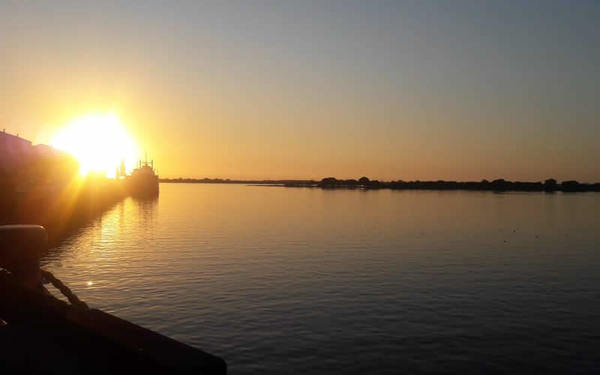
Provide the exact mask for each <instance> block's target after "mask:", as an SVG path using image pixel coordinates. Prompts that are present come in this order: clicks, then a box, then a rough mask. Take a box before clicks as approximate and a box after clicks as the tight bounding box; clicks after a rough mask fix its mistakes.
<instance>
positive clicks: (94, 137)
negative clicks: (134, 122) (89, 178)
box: [50, 113, 139, 177]
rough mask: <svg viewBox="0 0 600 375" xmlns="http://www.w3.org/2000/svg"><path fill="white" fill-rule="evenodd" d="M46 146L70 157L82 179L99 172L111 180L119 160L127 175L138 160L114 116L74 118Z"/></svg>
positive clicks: (131, 142)
mask: <svg viewBox="0 0 600 375" xmlns="http://www.w3.org/2000/svg"><path fill="white" fill-rule="evenodd" d="M50 144H51V145H52V146H53V147H55V148H57V149H60V150H63V151H66V152H68V153H70V154H71V155H73V156H74V157H75V158H76V159H77V160H78V161H79V164H80V173H81V174H82V175H86V174H88V173H90V172H99V173H104V174H105V175H106V176H107V177H114V176H115V171H116V169H117V168H118V167H119V165H120V164H121V160H123V161H124V162H125V167H126V169H127V171H131V170H132V169H133V168H134V167H135V163H136V161H137V159H138V156H139V152H138V147H137V144H136V142H135V140H134V139H133V138H132V137H131V135H129V133H128V132H127V129H125V126H123V124H122V123H121V120H120V119H119V116H117V115H116V114H114V113H108V114H91V115H86V116H82V117H78V118H75V119H74V120H73V121H71V122H70V123H68V124H67V125H66V126H65V127H64V128H62V129H60V130H59V131H58V132H56V134H54V136H53V137H52V139H51V140H50Z"/></svg>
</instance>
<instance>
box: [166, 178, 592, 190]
mask: <svg viewBox="0 0 600 375" xmlns="http://www.w3.org/2000/svg"><path fill="white" fill-rule="evenodd" d="M160 182H162V183H184V184H247V185H262V186H281V187H291V188H294V187H296V188H298V187H304V188H320V189H362V190H379V189H391V190H467V191H531V192H555V191H560V192H565V193H573V192H600V183H581V182H578V181H575V180H569V181H562V182H560V183H559V182H557V181H556V180H554V179H548V180H546V181H544V182H540V181H537V182H524V181H507V180H504V179H497V180H493V181H488V180H482V181H479V182H476V181H443V180H439V181H402V180H398V181H378V180H370V179H368V178H367V177H361V178H360V179H358V180H354V179H348V180H342V179H336V178H334V177H327V178H324V179H322V180H321V181H315V180H231V179H220V178H217V179H211V178H202V179H195V178H161V179H160Z"/></svg>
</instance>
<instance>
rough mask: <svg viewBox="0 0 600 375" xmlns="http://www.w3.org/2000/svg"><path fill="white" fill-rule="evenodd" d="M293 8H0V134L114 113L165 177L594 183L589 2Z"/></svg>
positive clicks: (599, 150)
mask: <svg viewBox="0 0 600 375" xmlns="http://www.w3.org/2000/svg"><path fill="white" fill-rule="evenodd" d="M300 3H301V2H300ZM300 3H281V4H280V5H278V6H273V4H272V3H266V2H256V3H254V6H250V5H249V4H247V3H244V2H240V3H235V2H233V3H228V4H223V3H214V4H209V3H206V4H195V3H187V2H182V3H180V4H178V5H175V4H171V5H169V4H166V3H155V2H148V3H136V2H132V3H131V4H130V5H128V6H123V7H120V6H118V5H117V4H115V3H110V2H107V3H104V4H94V3H88V2H81V3H71V2H65V3H61V4H59V5H56V4H54V5H53V4H51V3H37V4H33V3H20V2H14V3H12V2H9V3H3V4H2V5H0V25H1V26H0V98H1V100H0V123H1V125H0V127H1V128H5V129H6V131H7V132H10V133H13V134H14V133H19V134H20V135H21V136H23V137H25V138H28V139H31V140H32V141H34V143H49V141H50V139H51V138H52V136H53V134H55V133H56V132H57V131H58V130H59V129H60V128H61V127H63V126H65V125H66V124H68V123H69V122H70V121H72V119H74V118H76V117H79V116H83V115H87V114H102V113H109V112H114V113H116V114H118V115H119V117H120V118H121V121H122V123H123V124H124V125H125V126H126V127H127V129H128V131H129V132H130V134H131V135H132V136H133V137H134V138H135V140H136V141H137V143H138V145H139V146H140V149H141V150H142V152H143V151H147V152H148V155H149V157H150V158H152V159H154V160H155V161H156V164H157V167H158V169H159V172H160V175H161V177H168V178H174V177H194V178H203V177H210V178H217V177H218V178H233V179H288V178H289V179H320V178H323V177H327V176H335V177H338V178H358V177H360V176H363V175H366V176H368V177H370V178H377V179H382V180H397V179H403V180H413V179H420V180H437V179H446V180H481V179H484V178H486V179H490V180H491V179H495V178H505V179H511V180H543V179H546V178H549V177H554V178H556V179H558V180H566V179H577V180H580V181H588V182H591V181H600V163H598V160H599V159H600V147H598V146H597V143H598V140H599V139H600V109H599V108H598V106H597V103H599V102H600V91H599V90H598V87H600V52H599V51H598V48H597V46H598V45H600V33H595V34H594V33H593V32H590V31H592V30H594V24H595V22H596V21H597V18H596V16H598V17H599V18H600V6H598V4H597V3H594V2H589V3H588V2H581V3H578V4H569V3H568V2H565V3H562V2H557V3H553V4H552V6H550V5H547V6H545V7H543V8H541V9H540V8H539V7H537V8H536V6H535V5H531V4H521V6H519V7H517V4H519V3H517V4H506V5H502V4H498V3H495V2H482V4H485V6H484V5H482V4H479V5H478V4H473V3H469V4H466V3H463V2H457V3H456V4H455V7H456V9H457V10H458V11H457V12H450V11H448V9H447V7H445V6H442V5H439V6H434V5H433V4H419V3H406V4H389V3H383V2H381V3H379V2H374V3H373V4H367V3H355V2H348V3H345V2H340V3H338V2H331V3H327V4H324V3H320V2H314V3H313V2H307V3H305V4H300ZM490 7H491V8H494V9H493V10H494V11H493V12H491V11H490V9H488V8H490ZM563 8H564V9H568V10H569V11H568V12H566V11H565V12H562V13H561V9H563ZM482 17H483V18H482ZM506 25H511V27H510V28H509V29H507V28H506ZM109 146H110V145H107V147H109ZM140 156H142V155H140Z"/></svg>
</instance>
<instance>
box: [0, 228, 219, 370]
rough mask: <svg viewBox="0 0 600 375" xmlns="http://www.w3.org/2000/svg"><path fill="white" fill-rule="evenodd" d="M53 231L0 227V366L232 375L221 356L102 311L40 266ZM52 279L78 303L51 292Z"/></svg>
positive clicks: (53, 282)
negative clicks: (229, 373) (65, 299)
mask: <svg viewBox="0 0 600 375" xmlns="http://www.w3.org/2000/svg"><path fill="white" fill-rule="evenodd" d="M45 242H46V232H45V230H44V229H43V228H42V227H39V226H0V267H2V269H0V296H2V298H0V348H1V349H0V373H2V374H7V373H9V374H61V375H64V374H225V373H226V372H227V366H226V364H225V362H224V361H223V360H222V359H221V358H218V357H215V356H213V355H211V354H208V353H205V352H203V351H201V350H198V349H195V348H193V347H190V346H188V345H185V344H182V343H180V342H177V341H175V340H172V339H170V338H168V337H165V336H163V335H160V334H158V333H156V332H153V331H150V330H148V329H145V328H142V327H140V326H137V325H135V324H132V323H129V322H127V321H125V320H122V319H119V318H117V317H115V316H113V315H110V314H107V313H105V312H102V311H100V310H96V309H90V308H88V307H87V305H86V304H85V303H83V302H81V301H79V300H78V298H77V297H76V296H75V295H74V294H72V293H71V291H70V290H69V289H68V288H67V287H66V286H64V285H63V284H62V283H61V282H60V281H59V280H57V279H56V278H55V277H54V276H53V275H52V274H50V273H49V272H46V271H43V270H40V269H39V261H38V259H39V257H40V256H41V254H42V252H43V250H44V247H45V246H44V245H45ZM42 283H52V284H53V285H54V286H55V287H56V288H57V289H58V290H59V291H60V292H61V293H63V294H64V295H65V296H66V297H67V299H68V300H69V301H70V302H71V303H70V304H69V303H66V302H64V301H62V300H59V299H57V298H55V297H54V296H52V295H51V294H50V293H48V291H47V290H46V289H45V287H44V286H43V285H42Z"/></svg>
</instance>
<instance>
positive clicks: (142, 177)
mask: <svg viewBox="0 0 600 375" xmlns="http://www.w3.org/2000/svg"><path fill="white" fill-rule="evenodd" d="M125 183H126V186H127V189H128V190H129V194H131V195H132V196H138V197H153V196H157V195H158V190H159V189H158V175H157V174H156V172H155V170H154V161H153V160H151V161H150V162H149V163H148V161H143V162H142V161H139V162H138V167H137V168H135V169H134V170H133V172H131V174H130V175H129V176H127V177H125Z"/></svg>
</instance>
